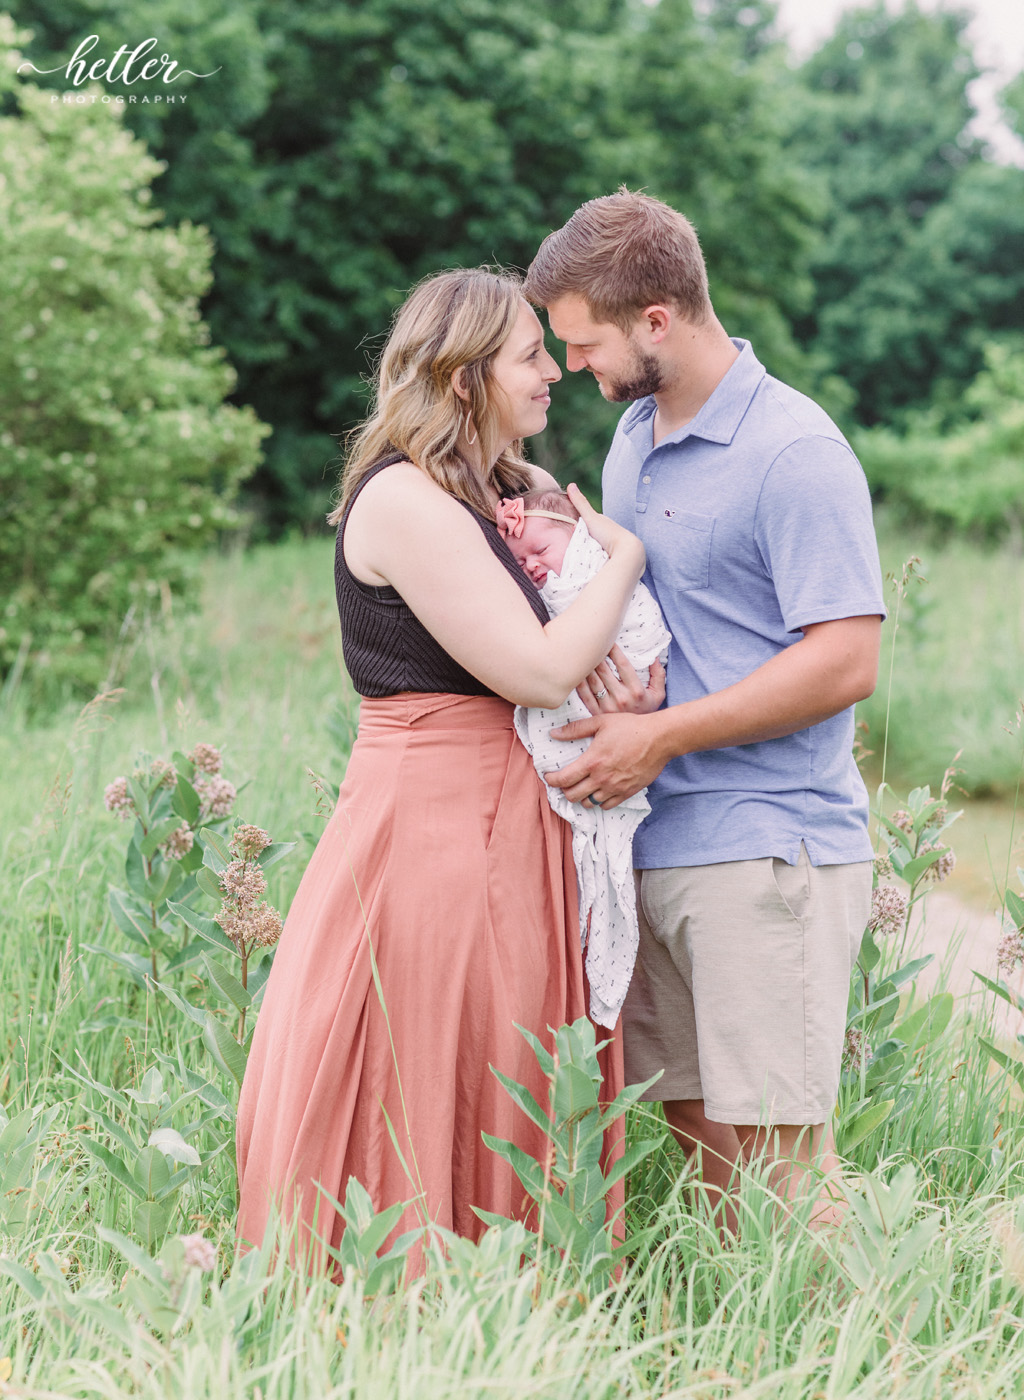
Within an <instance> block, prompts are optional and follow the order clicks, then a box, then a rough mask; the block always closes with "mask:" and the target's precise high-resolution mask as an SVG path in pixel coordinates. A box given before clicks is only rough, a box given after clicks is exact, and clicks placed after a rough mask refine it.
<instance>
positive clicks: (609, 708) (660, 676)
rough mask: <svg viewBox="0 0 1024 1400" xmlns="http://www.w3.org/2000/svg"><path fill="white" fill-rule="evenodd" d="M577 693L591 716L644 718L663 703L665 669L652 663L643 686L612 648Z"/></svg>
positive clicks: (618, 650)
mask: <svg viewBox="0 0 1024 1400" xmlns="http://www.w3.org/2000/svg"><path fill="white" fill-rule="evenodd" d="M587 528H588V529H589V528H590V527H589V525H588V526H587ZM609 663H610V664H609ZM616 671H618V675H616V674H615V673H616ZM576 694H577V695H578V696H579V697H580V699H581V700H582V701H583V703H584V705H586V707H587V709H588V710H589V711H590V713H591V714H592V715H602V714H631V715H647V714H650V713H651V712H652V711H653V710H658V709H660V708H661V706H662V705H663V704H664V701H665V668H664V666H663V665H662V664H661V662H660V661H658V660H655V661H654V662H652V664H651V672H650V679H649V680H648V682H647V685H646V686H644V684H643V682H642V681H641V680H640V677H639V676H638V675H637V673H636V671H635V670H634V669H633V667H632V666H631V665H630V663H629V661H628V660H627V659H626V654H625V652H624V651H623V650H622V648H621V647H620V646H618V645H615V646H613V647H612V649H611V652H610V653H609V655H608V659H607V660H606V661H602V662H601V664H600V665H599V666H598V667H597V669H596V670H595V671H592V672H591V673H590V675H589V676H588V677H587V678H586V680H585V681H581V682H580V684H579V685H578V686H577V687H576Z"/></svg>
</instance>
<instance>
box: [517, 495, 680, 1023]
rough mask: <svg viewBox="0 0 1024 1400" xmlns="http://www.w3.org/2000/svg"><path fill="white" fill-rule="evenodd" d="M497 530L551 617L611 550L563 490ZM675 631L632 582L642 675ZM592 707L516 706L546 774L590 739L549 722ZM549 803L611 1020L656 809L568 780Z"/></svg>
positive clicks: (629, 637) (628, 642) (597, 986)
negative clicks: (566, 736) (639, 838)
mask: <svg viewBox="0 0 1024 1400" xmlns="http://www.w3.org/2000/svg"><path fill="white" fill-rule="evenodd" d="M496 517H497V522H498V528H499V529H500V530H501V532H502V534H503V535H504V537H505V542H506V544H507V545H508V547H509V549H510V550H511V551H512V553H513V555H514V556H515V559H516V562H517V563H518V564H519V566H520V568H521V569H523V570H524V571H525V573H526V574H527V575H528V576H529V578H530V580H531V581H532V583H533V584H534V586H535V587H536V588H538V589H539V590H540V594H541V597H542V598H543V599H544V601H545V603H546V604H547V606H548V611H549V612H550V613H551V615H552V616H553V617H554V616H557V614H558V613H561V612H564V611H565V609H566V608H567V607H568V606H569V604H570V603H571V602H572V600H573V599H574V598H575V597H576V595H577V594H578V593H579V591H580V589H581V588H582V587H583V585H584V584H585V583H587V582H588V581H589V580H590V579H591V578H593V576H594V574H595V573H597V571H598V569H600V567H601V565H602V564H604V563H605V561H606V560H607V558H608V556H607V554H606V553H605V552H604V550H603V549H602V548H601V546H600V545H599V544H598V543H597V541H596V540H595V539H593V538H592V537H591V535H590V533H589V531H588V530H587V527H586V525H584V523H583V521H582V520H580V518H579V514H578V512H577V510H576V508H575V506H574V505H573V504H572V502H571V501H570V500H569V498H568V496H563V495H562V494H561V493H560V492H557V491H531V492H529V493H528V494H527V495H525V496H517V497H514V498H513V499H512V500H504V501H502V502H501V503H500V505H499V506H498V508H497V511H496ZM669 640H670V637H669V632H668V629H667V628H666V626H665V622H664V619H663V618H662V616H661V610H660V608H659V607H658V605H657V603H656V602H655V601H654V599H653V598H652V597H651V595H650V593H649V592H648V590H647V589H646V588H645V587H644V585H643V584H642V583H638V584H637V586H636V588H635V589H634V590H633V596H632V598H631V599H630V601H629V605H628V607H627V609H626V616H625V618H624V620H623V624H622V630H621V632H620V633H619V635H618V637H617V638H616V641H617V643H618V645H619V646H620V647H621V648H622V650H623V652H624V653H625V655H626V657H627V658H628V660H629V662H630V664H631V665H632V666H633V668H634V669H635V670H636V672H637V674H638V675H639V677H640V679H641V681H642V682H643V683H644V684H646V683H647V679H648V675H649V671H650V666H651V663H652V662H653V661H654V660H655V658H658V659H660V660H661V661H662V662H664V661H665V659H666V658H667V656H668V644H669ZM588 713H589V711H588V710H587V708H586V706H585V705H584V704H583V701H582V700H581V699H580V698H579V696H578V695H577V694H576V692H575V691H573V693H572V694H571V695H570V696H569V698H568V700H566V701H565V703H564V704H563V705H560V706H559V707H558V709H557V710H544V709H539V708H530V709H527V708H526V707H525V706H523V705H517V706H516V712H515V725H516V732H517V734H518V735H519V738H520V739H521V740H522V741H523V743H524V744H525V746H526V748H527V750H528V752H529V753H530V755H531V756H532V758H533V763H534V767H535V768H536V770H537V772H538V773H539V774H540V776H541V778H542V779H543V776H544V774H545V773H550V772H551V771H552V770H553V769H555V768H563V767H564V766H565V765H566V764H567V763H570V762H571V761H572V760H573V759H574V758H577V757H578V756H579V755H580V754H581V753H582V752H583V751H584V749H585V748H586V747H587V745H588V744H589V742H590V740H589V739H572V740H568V741H565V740H558V739H552V738H551V730H552V729H557V728H558V726H559V725H562V724H568V723H569V721H570V720H574V719H585V718H586V717H587V715H588ZM544 790H545V791H546V793H547V795H548V801H549V802H550V804H551V806H552V807H553V808H554V810H555V811H556V812H557V813H558V814H559V816H561V817H564V818H565V820H566V821H567V822H568V823H569V825H570V826H571V827H572V854H573V859H574V861H575V863H576V875H577V883H578V886H579V907H580V936H581V938H582V940H583V946H584V949H585V953H586V969H587V980H588V982H589V983H590V1014H591V1017H592V1019H593V1020H595V1021H598V1022H599V1023H600V1024H601V1025H603V1026H609V1027H611V1026H614V1025H615V1022H616V1020H617V1019H618V1015H619V1011H620V1010H621V1008H622V1003H623V1000H624V999H625V995H626V989H627V987H628V986H629V979H630V977H631V976H632V975H633V964H634V962H635V961H636V949H637V942H638V939H639V932H638V929H637V921H636V891H635V888H634V885H633V833H634V832H635V831H636V829H637V827H638V826H639V825H640V823H641V822H642V821H643V819H644V817H646V815H647V813H648V812H649V811H650V810H651V809H650V804H649V803H648V801H647V795H646V790H644V789H642V790H641V791H640V792H638V793H636V794H635V796H633V797H630V798H628V799H627V800H626V801H625V802H623V803H621V804H620V805H619V806H618V807H613V808H611V809H610V810H609V811H607V812H605V811H603V810H602V809H601V808H600V807H581V806H579V805H578V804H577V803H574V802H570V801H569V799H568V798H567V797H566V796H565V794H564V793H563V792H562V790H561V788H554V787H548V785H547V784H546V783H545V784H544Z"/></svg>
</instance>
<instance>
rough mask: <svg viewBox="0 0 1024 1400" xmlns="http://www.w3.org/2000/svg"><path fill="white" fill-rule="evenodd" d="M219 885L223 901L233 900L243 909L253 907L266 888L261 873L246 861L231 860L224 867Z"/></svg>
mask: <svg viewBox="0 0 1024 1400" xmlns="http://www.w3.org/2000/svg"><path fill="white" fill-rule="evenodd" d="M219 884H220V887H221V889H222V890H223V891H224V896H225V899H231V900H234V901H235V903H236V904H238V905H239V906H240V907H241V908H243V909H246V908H250V907H251V906H252V905H254V904H255V903H256V901H257V900H258V899H259V897H260V895H261V894H262V893H263V891H264V890H265V889H266V888H267V881H266V878H265V877H264V874H263V871H262V870H261V869H260V868H259V866H258V865H251V864H250V863H249V861H247V860H233V861H231V862H230V863H229V864H228V865H227V866H225V868H224V869H223V870H222V871H221V874H220V880H219Z"/></svg>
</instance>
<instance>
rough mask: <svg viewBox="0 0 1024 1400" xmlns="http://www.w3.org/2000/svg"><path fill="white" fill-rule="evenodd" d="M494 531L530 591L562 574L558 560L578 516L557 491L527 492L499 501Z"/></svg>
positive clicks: (562, 555) (569, 538) (568, 502)
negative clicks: (501, 537)
mask: <svg viewBox="0 0 1024 1400" xmlns="http://www.w3.org/2000/svg"><path fill="white" fill-rule="evenodd" d="M495 517H496V519H497V522H498V529H499V530H500V531H501V533H502V536H503V538H504V540H505V543H506V544H507V545H508V547H509V549H510V550H511V551H512V553H513V554H514V555H515V560H516V563H517V564H518V565H519V567H520V568H521V569H522V570H523V571H524V572H525V573H526V574H527V575H528V577H529V579H530V582H531V583H532V584H533V586H534V588H543V587H544V581H545V579H546V578H547V576H548V570H550V571H551V572H552V573H555V574H560V573H561V572H562V560H563V559H564V558H565V551H566V550H567V549H568V547H569V541H570V540H571V539H572V532H573V531H574V530H575V528H576V522H577V520H579V518H580V513H579V511H578V510H577V509H576V507H575V506H574V505H573V503H572V501H570V500H569V497H568V496H564V495H563V494H562V493H561V491H528V492H527V493H526V495H525V496H513V497H512V499H511V500H504V501H501V502H500V504H499V505H498V508H497V510H496V511H495Z"/></svg>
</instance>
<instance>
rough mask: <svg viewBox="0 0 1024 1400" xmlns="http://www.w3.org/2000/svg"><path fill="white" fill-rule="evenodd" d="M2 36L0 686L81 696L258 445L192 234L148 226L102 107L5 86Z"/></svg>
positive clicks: (123, 139) (8, 34)
mask: <svg viewBox="0 0 1024 1400" xmlns="http://www.w3.org/2000/svg"><path fill="white" fill-rule="evenodd" d="M18 37H19V36H18V35H17V34H16V31H15V30H14V28H13V25H12V24H11V21H10V19H9V18H8V17H7V16H5V15H0V100H2V99H3V98H4V97H5V95H7V96H8V98H9V99H10V98H13V103H14V106H15V113H14V115H8V116H3V117H0V264H2V266H3V282H4V293H3V323H4V332H3V335H2V336H0V677H2V676H4V675H7V674H9V673H10V672H11V670H12V668H16V669H17V671H18V672H19V673H20V672H21V671H22V670H24V669H26V668H27V669H28V671H29V673H30V674H32V675H34V676H35V677H36V678H37V679H41V680H45V678H46V677H47V676H48V675H55V676H58V677H59V678H61V679H62V680H68V679H69V680H71V681H73V682H75V683H77V684H79V685H80V686H88V687H93V686H95V684H96V682H97V681H98V680H99V679H100V678H102V676H103V675H104V674H105V673H106V667H107V661H106V655H105V653H106V650H107V648H108V645H109V642H110V640H111V639H112V638H113V637H114V636H116V634H117V632H118V630H119V628H120V627H121V625H122V623H123V620H124V618H125V617H126V615H127V614H128V613H129V611H132V610H134V611H133V613H132V615H133V616H134V617H136V618H138V617H140V616H141V615H143V613H144V611H145V607H146V606H147V604H148V602H149V600H150V599H153V598H157V599H159V598H161V597H163V598H166V595H167V590H168V589H170V590H171V591H172V593H175V592H180V591H182V589H183V588H184V587H185V581H186V571H185V569H184V568H183V564H182V560H183V557H184V551H185V550H187V549H194V548H195V547H196V546H200V545H205V544H207V543H209V542H210V541H211V540H212V539H213V538H214V537H215V536H216V535H217V534H218V533H220V532H222V531H224V530H227V529H230V528H231V527H232V526H233V525H234V524H235V523H236V517H235V515H234V513H233V511H232V509H231V505H230V502H231V499H232V497H233V495H234V494H235V492H236V490H237V487H238V484H239V482H240V481H242V480H243V479H244V478H245V477H246V476H248V475H249V474H250V473H251V472H252V471H253V470H254V468H255V467H256V465H257V463H258V462H259V459H260V440H261V438H262V437H264V436H265V435H266V433H267V432H269V429H268V428H266V427H265V426H264V425H263V424H261V423H260V422H259V421H258V420H257V418H256V416H255V414H254V413H253V412H252V410H251V409H249V408H236V407H233V406H231V405H229V404H225V403H224V399H225V396H226V395H227V394H229V393H230V392H231V390H232V388H233V386H234V382H235V376H234V372H233V370H232V369H231V368H230V366H229V365H227V364H226V363H225V361H224V357H223V352H222V351H220V350H218V349H216V348H214V347H212V346H210V345H209V337H208V333H207V330H206V327H205V326H204V325H203V322H202V319H201V317H200V314H199V309H198V302H199V298H200V297H201V296H202V295H203V293H204V292H205V291H206V290H207V288H208V286H209V284H210V271H209V265H210V258H211V252H212V249H211V243H210V239H209V237H208V235H207V234H206V232H205V230H203V229H201V228H197V227H194V226H192V225H190V224H187V223H186V224H181V225H179V226H178V227H176V228H169V227H165V226H163V225H161V223H160V215H159V213H158V212H157V211H155V210H153V209H152V208H151V206H150V183H151V181H152V180H153V178H154V177H155V176H156V175H157V174H158V173H159V171H160V169H161V166H160V164H159V163H158V162H157V161H155V160H153V159H152V158H151V157H150V156H149V155H148V154H147V152H146V149H145V147H144V146H143V145H142V144H141V143H140V142H139V141H137V140H135V139H134V137H132V136H131V134H130V133H129V132H128V131H127V130H126V129H125V127H124V125H123V123H122V121H121V119H120V117H119V115H118V112H117V108H116V106H115V105H114V104H107V105H104V104H103V103H102V102H100V101H97V102H95V103H88V104H84V105H69V104H65V103H62V102H59V101H54V100H53V97H54V94H53V93H50V92H44V91H42V90H40V89H39V88H37V87H34V86H33V85H32V84H30V83H27V82H23V81H22V80H21V79H19V78H18V77H17V76H16V73H15V69H16V67H17V64H18V62H19V55H18V53H17V51H16V49H15V47H14V45H15V42H16V40H17V38H18ZM8 105H10V100H9V101H8Z"/></svg>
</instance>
